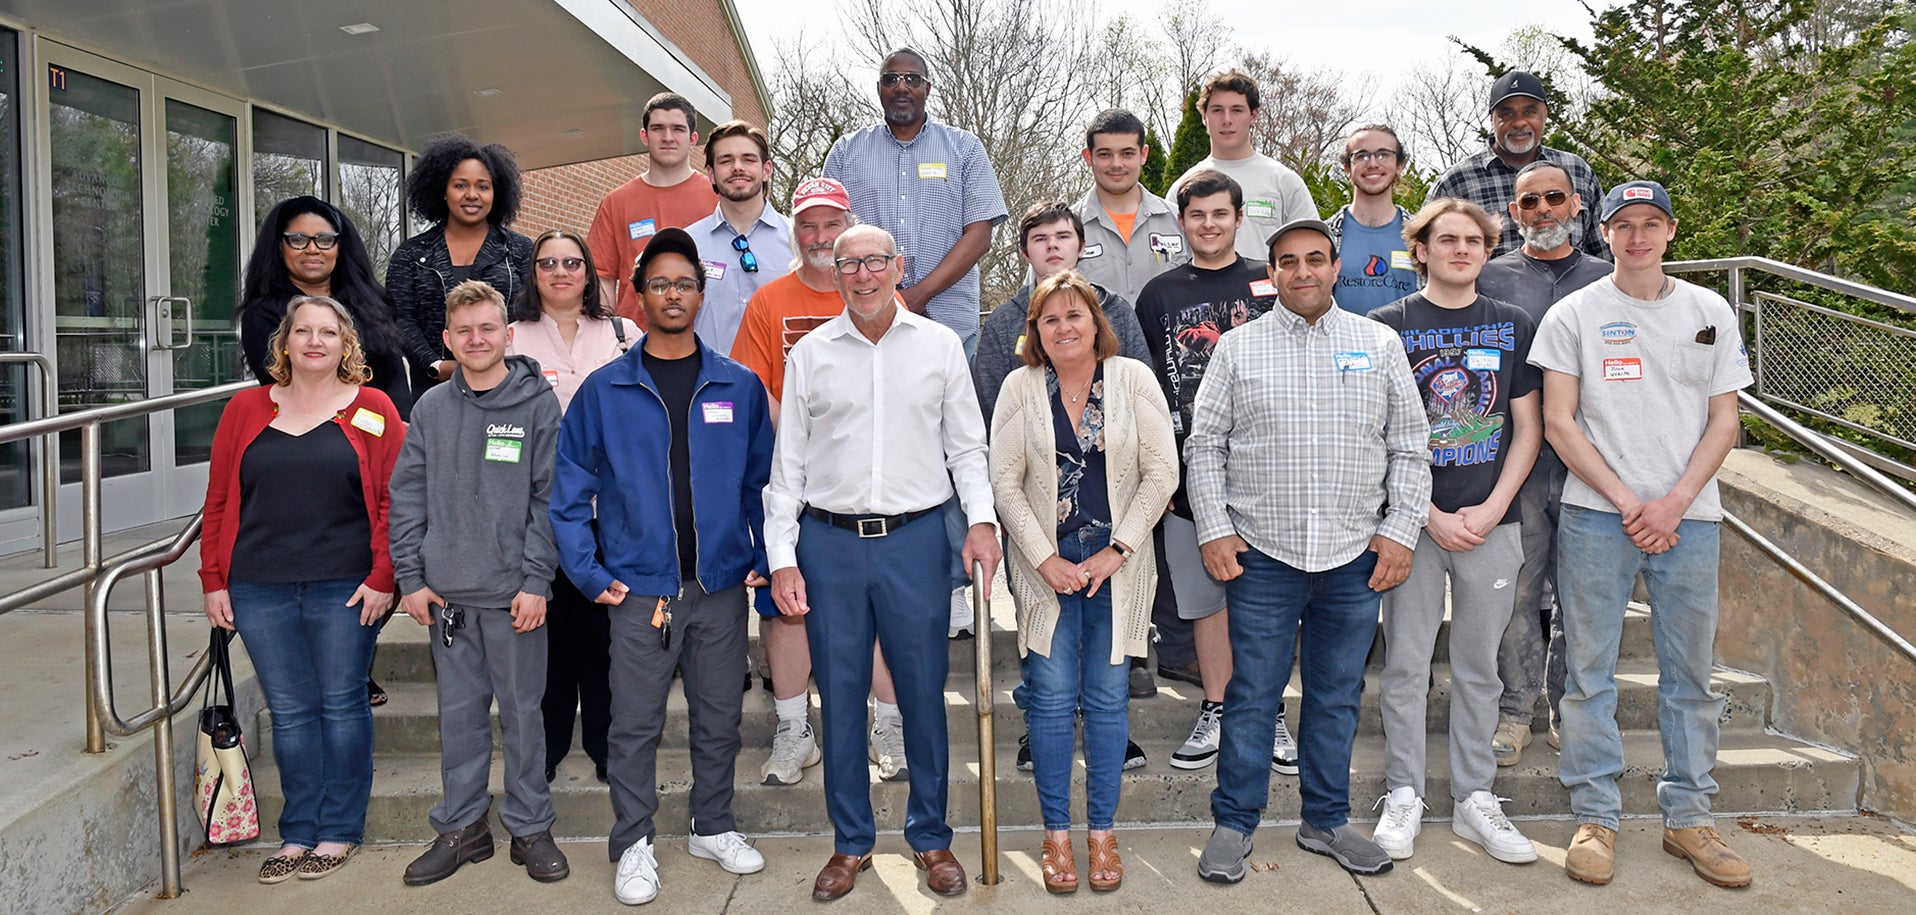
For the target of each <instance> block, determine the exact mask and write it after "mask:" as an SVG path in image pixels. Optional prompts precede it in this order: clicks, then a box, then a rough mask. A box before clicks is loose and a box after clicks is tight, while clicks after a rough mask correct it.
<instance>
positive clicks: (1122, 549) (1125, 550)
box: [1111, 540, 1136, 559]
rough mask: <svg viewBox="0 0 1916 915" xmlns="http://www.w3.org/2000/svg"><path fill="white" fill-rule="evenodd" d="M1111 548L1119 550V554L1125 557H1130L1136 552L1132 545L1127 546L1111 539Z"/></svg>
mask: <svg viewBox="0 0 1916 915" xmlns="http://www.w3.org/2000/svg"><path fill="white" fill-rule="evenodd" d="M1111 548H1112V549H1114V550H1117V551H1118V556H1119V557H1120V558H1123V559H1130V558H1131V554H1132V553H1134V552H1136V550H1133V549H1131V548H1130V547H1128V546H1125V545H1124V544H1122V543H1119V542H1118V541H1116V540H1113V541H1111Z"/></svg>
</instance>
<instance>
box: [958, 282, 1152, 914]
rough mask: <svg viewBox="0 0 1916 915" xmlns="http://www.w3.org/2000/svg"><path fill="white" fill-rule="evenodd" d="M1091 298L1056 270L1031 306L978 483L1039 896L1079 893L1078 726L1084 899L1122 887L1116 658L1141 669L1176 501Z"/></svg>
mask: <svg viewBox="0 0 1916 915" xmlns="http://www.w3.org/2000/svg"><path fill="white" fill-rule="evenodd" d="M1097 303H1098V293H1097V290H1096V289H1094V288H1093V287H1092V286H1091V284H1090V283H1089V282H1087V281H1086V280H1085V279H1084V277H1082V276H1080V275H1078V274H1077V273H1076V272H1074V271H1065V272H1063V273H1059V274H1056V275H1054V276H1051V277H1047V278H1046V279H1044V280H1043V281H1042V282H1040V283H1039V284H1038V286H1037V288H1036V289H1033V290H1032V292H1031V307H1030V309H1029V311H1028V313H1027V317H1026V319H1025V343H1024V348H1023V350H1022V352H1021V354H1020V355H1021V356H1022V357H1023V359H1024V362H1025V367H1024V368H1021V369H1019V370H1017V371H1015V372H1013V373H1012V374H1011V375H1010V377H1008V378H1006V379H1005V383H1004V387H1003V389H1002V390H1000V392H999V394H998V403H997V405H996V407H995V409H994V410H993V413H992V424H991V479H992V492H993V495H994V496H995V497H996V498H997V506H998V518H999V520H1000V521H1001V522H1002V523H1003V524H1004V526H1005V531H1006V534H1007V536H1008V537H1009V539H1010V542H1011V550H1010V556H1011V561H1010V563H1009V564H1008V565H1009V568H1010V575H1011V584H1012V588H1013V590H1014V591H1015V592H1016V593H1017V597H1018V607H1019V611H1018V617H1019V619H1018V651H1019V653H1020V654H1021V655H1022V656H1023V658H1024V662H1023V673H1024V682H1025V687H1026V689H1027V690H1029V704H1028V707H1027V708H1026V711H1025V721H1026V723H1027V724H1028V725H1029V727H1030V730H1031V735H1030V736H1031V759H1032V774H1033V776H1034V777H1035V779H1034V780H1035V782H1036V784H1037V788H1038V803H1039V807H1040V808H1041V810H1042V811H1043V814H1044V825H1045V838H1044V851H1043V872H1044V883H1045V889H1047V890H1049V891H1051V892H1053V893H1069V892H1073V891H1075V890H1076V889H1077V888H1078V872H1077V863H1076V861H1075V860H1074V855H1073V852H1072V848H1071V832H1070V830H1071V814H1070V806H1069V804H1070V799H1071V754H1072V732H1073V720H1074V712H1076V711H1079V710H1082V712H1083V718H1084V756H1085V813H1086V819H1087V820H1088V821H1089V823H1088V825H1089V827H1090V829H1089V836H1088V837H1087V844H1088V847H1089V852H1090V857H1089V867H1088V871H1089V878H1090V881H1089V882H1090V884H1091V888H1092V889H1093V890H1115V889H1117V888H1118V886H1119V885H1120V884H1121V883H1122V882H1123V880H1124V865H1123V863H1122V862H1121V860H1120V859H1119V857H1118V840H1117V837H1116V836H1115V835H1114V834H1113V833H1112V822H1113V820H1114V819H1115V817H1116V814H1117V806H1118V793H1119V792H1118V789H1119V785H1118V774H1119V771H1120V770H1121V769H1122V767H1123V765H1124V752H1125V743H1126V741H1127V740H1129V730H1130V729H1129V724H1128V721H1127V718H1126V712H1125V705H1126V703H1127V702H1128V701H1129V699H1130V677H1129V674H1130V662H1129V660H1128V659H1129V658H1130V657H1143V656H1144V653H1145V651H1146V632H1147V629H1148V627H1149V624H1150V619H1151V598H1152V595H1153V592H1154V590H1155V587H1156V578H1157V572H1156V564H1155V559H1154V558H1153V555H1152V552H1151V549H1152V548H1151V528H1152V526H1153V525H1155V524H1156V523H1157V521H1158V517H1159V516H1160V515H1162V514H1164V508H1165V506H1166V504H1168V503H1169V501H1170V498H1171V493H1172V491H1174V490H1175V489H1176V488H1177V480H1178V473H1177V446H1176V444H1175V443H1174V441H1173V438H1172V435H1171V412H1170V409H1169V408H1168V407H1167V406H1166V405H1165V400H1164V393H1163V391H1162V390H1160V388H1159V387H1158V382H1157V379H1156V377H1155V376H1153V375H1152V373H1151V370H1150V368H1148V367H1146V366H1145V365H1144V363H1142V362H1138V361H1136V360H1134V359H1127V358H1124V357H1122V356H1118V355H1117V352H1118V338H1117V334H1116V333H1114V332H1113V331H1112V330H1111V325H1110V323H1109V322H1108V321H1107V320H1106V319H1105V316H1104V311H1103V309H1101V308H1099V307H1098V304H1097Z"/></svg>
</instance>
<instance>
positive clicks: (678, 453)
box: [640, 350, 700, 579]
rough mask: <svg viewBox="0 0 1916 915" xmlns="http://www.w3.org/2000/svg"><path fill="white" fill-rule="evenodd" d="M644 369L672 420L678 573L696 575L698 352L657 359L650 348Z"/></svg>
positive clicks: (673, 515) (645, 355) (673, 491)
mask: <svg viewBox="0 0 1916 915" xmlns="http://www.w3.org/2000/svg"><path fill="white" fill-rule="evenodd" d="M640 355H641V356H643V357H644V359H645V370H646V372H647V373H649V374H650V375H651V376H652V383H653V384H656V385H658V388H659V399H660V400H663V401H665V415H666V416H667V417H668V418H669V419H670V420H671V422H672V447H671V449H670V450H669V460H670V463H671V471H672V524H673V526H674V527H676V528H677V529H678V538H679V577H680V578H681V579H691V578H697V577H698V566H699V538H698V532H697V530H696V529H695V528H694V527H693V525H692V444H691V442H690V441H689V440H688V436H690V435H691V431H692V394H693V393H694V392H695V391H697V390H698V384H699V358H700V357H699V353H698V351H697V350H693V351H692V355H690V356H686V357H685V358H683V359H660V358H659V357H657V356H654V355H652V354H651V353H650V352H643V353H641V354H640Z"/></svg>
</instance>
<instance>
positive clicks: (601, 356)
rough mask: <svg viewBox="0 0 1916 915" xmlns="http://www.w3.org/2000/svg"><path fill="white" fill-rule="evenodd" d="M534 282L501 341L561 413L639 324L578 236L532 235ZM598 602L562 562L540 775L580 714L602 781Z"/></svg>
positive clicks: (605, 650) (605, 645)
mask: <svg viewBox="0 0 1916 915" xmlns="http://www.w3.org/2000/svg"><path fill="white" fill-rule="evenodd" d="M532 276H533V279H532V282H530V283H526V284H524V285H523V286H521V287H520V288H519V295H518V296H517V297H516V298H514V299H513V300H512V338H511V342H510V343H509V344H507V347H506V348H507V350H508V351H509V352H512V353H517V354H519V355H523V356H531V357H532V359H533V361H535V362H537V363H539V368H540V370H541V371H543V372H545V377H546V380H547V381H549V382H551V383H552V389H553V391H555V392H557V393H558V395H559V409H560V411H561V412H563V411H564V410H565V408H566V407H567V406H568V405H570V404H571V403H572V395H573V394H575V393H577V392H578V390H579V385H580V384H581V383H583V382H584V381H585V379H586V376H587V375H590V374H592V372H593V371H594V370H596V369H597V368H599V367H600V366H602V365H605V364H606V363H608V362H611V361H612V360H614V359H617V358H619V354H620V353H623V352H625V351H626V349H627V348H628V347H630V346H631V345H632V344H634V343H636V342H638V339H639V326H638V325H637V324H634V323H632V322H631V321H630V320H628V319H626V318H621V317H618V316H617V315H614V314H613V313H612V309H611V308H609V307H607V304H606V302H605V300H604V299H603V298H602V297H601V293H602V289H601V287H600V284H599V275H598V272H597V270H596V268H595V267H594V266H593V263H592V249H591V248H590V247H589V246H587V244H586V240H585V238H583V237H582V236H580V235H579V233H577V232H573V231H570V230H567V229H553V230H552V231H550V232H547V233H545V234H544V235H541V236H539V237H538V238H537V239H536V240H534V241H533V242H532ZM610 625H611V623H610V620H609V618H608V617H607V616H606V608H605V606H604V605H601V604H595V603H593V602H592V600H591V599H590V598H588V597H586V596H585V595H584V594H581V593H579V589H578V588H577V587H576V586H574V585H573V584H572V581H571V580H570V579H568V578H566V576H565V572H564V570H561V571H560V572H559V574H558V575H557V576H555V577H554V578H553V579H552V599H551V600H550V601H547V602H546V630H547V631H546V657H547V662H546V693H545V704H544V712H545V721H546V781H548V782H549V781H552V779H553V778H554V777H555V776H556V775H557V774H558V769H559V760H561V759H564V758H565V755H566V753H567V752H569V751H570V750H571V749H572V719H573V712H574V711H575V710H576V711H577V712H578V713H579V717H580V718H581V719H582V721H581V724H582V734H583V736H582V738H581V741H580V742H581V743H582V744H583V745H584V746H585V755H587V756H590V757H592V765H593V769H594V770H595V772H596V773H597V774H598V777H599V781H605V780H606V775H605V756H606V744H605V741H606V730H607V729H608V728H609V727H610V726H611V723H612V687H611V682H610V677H611V651H612V631H611V628H610Z"/></svg>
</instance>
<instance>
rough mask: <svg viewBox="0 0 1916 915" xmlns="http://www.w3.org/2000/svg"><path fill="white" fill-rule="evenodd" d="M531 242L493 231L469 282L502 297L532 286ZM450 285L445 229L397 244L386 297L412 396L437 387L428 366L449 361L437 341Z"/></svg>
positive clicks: (506, 231)
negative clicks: (483, 283) (395, 319)
mask: <svg viewBox="0 0 1916 915" xmlns="http://www.w3.org/2000/svg"><path fill="white" fill-rule="evenodd" d="M531 261H532V239H530V238H527V237H526V236H524V235H520V234H519V233H517V232H514V231H512V230H510V229H506V228H502V227H500V226H493V227H492V228H491V229H490V230H489V231H488V232H487V233H486V241H485V243H484V244H482V245H480V246H479V256H477V257H475V258H473V260H472V278H473V279H475V280H485V281H486V282H488V283H491V284H492V288H494V289H497V290H499V292H500V293H501V294H503V295H504V296H505V297H506V303H507V306H508V307H510V306H511V303H512V300H513V298H514V297H515V296H517V295H518V294H519V288H520V287H521V286H523V285H525V284H526V283H530V282H532V263H531ZM455 285H457V284H456V283H454V282H453V281H452V255H451V254H450V253H449V252H447V251H446V227H445V226H443V225H439V226H433V227H432V228H430V229H427V230H426V231H424V232H421V233H419V234H418V235H414V236H413V237H411V238H408V239H406V240H405V241H404V242H402V243H401V244H400V245H399V247H398V248H397V249H395V250H394V251H393V256H392V261H391V262H390V263H388V264H387V266H386V292H387V293H388V294H390V295H391V296H392V299H393V310H394V312H395V313H396V314H397V316H398V318H399V336H400V340H401V343H402V344H403V345H404V347H405V350H406V361H408V362H410V363H412V377H413V397H414V399H417V398H418V396H419V395H421V394H424V393H425V392H426V389H427V388H430V387H432V386H433V385H435V384H438V383H439V379H438V377H437V376H435V375H433V374H432V364H433V362H435V361H437V360H440V359H448V358H451V354H450V353H448V352H447V351H446V348H445V346H444V345H443V344H442V343H441V341H440V334H441V332H443V331H444V330H445V329H446V293H447V292H449V291H451V289H452V287H453V286H455Z"/></svg>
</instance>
